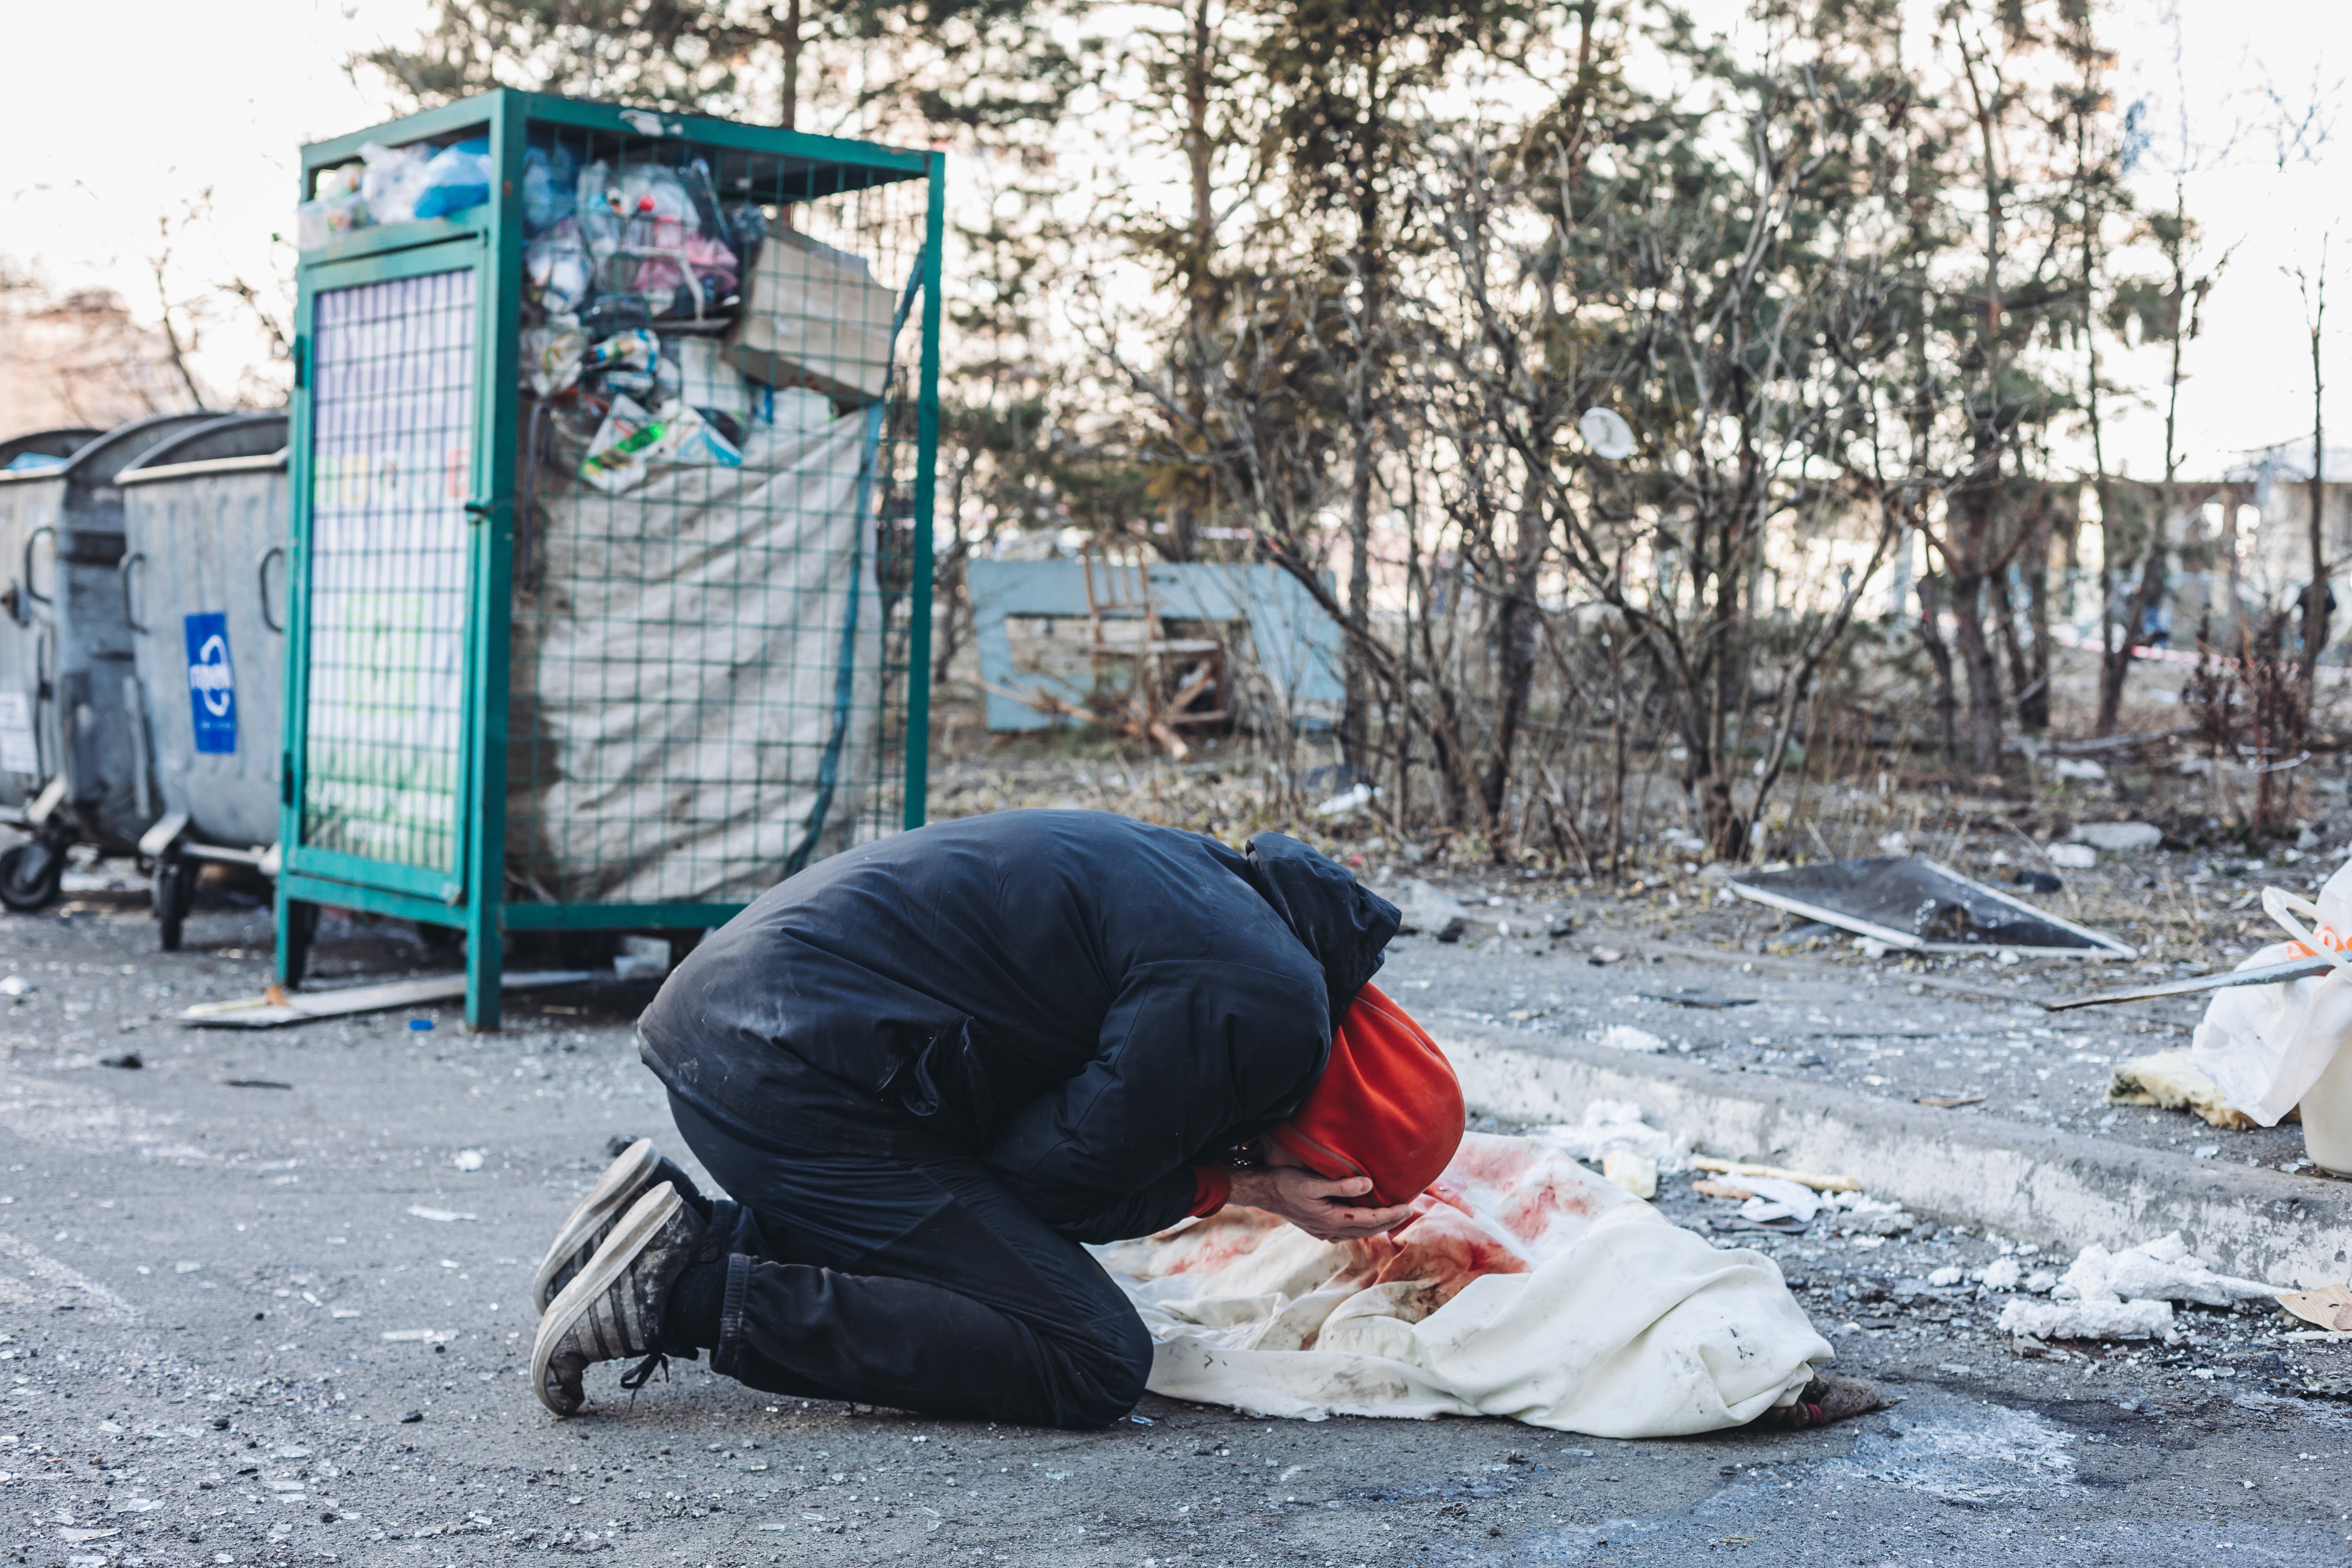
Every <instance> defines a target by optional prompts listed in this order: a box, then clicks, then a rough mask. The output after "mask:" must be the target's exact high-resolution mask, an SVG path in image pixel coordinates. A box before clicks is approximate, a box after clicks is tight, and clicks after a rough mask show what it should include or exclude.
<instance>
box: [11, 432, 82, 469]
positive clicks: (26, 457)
mask: <svg viewBox="0 0 2352 1568" xmlns="http://www.w3.org/2000/svg"><path fill="white" fill-rule="evenodd" d="M105 434H106V432H105V431H103V430H100V429H99V428H97V427H96V426H89V425H68V426H60V427H59V428H58V429H55V430H34V431H30V432H28V433H26V434H25V435H22V436H11V437H8V438H7V439H6V440H5V441H0V472H7V471H11V470H13V471H16V472H19V473H23V472H31V471H35V470H37V469H40V468H52V467H54V466H56V465H57V464H58V463H62V462H64V461H65V460H66V459H67V458H70V457H72V456H73V455H74V454H75V453H76V452H79V451H80V450H81V449H82V448H83V447H87V446H89V444H90V443H91V442H92V441H95V440H97V439H98V438H99V437H100V436H103V435H105ZM19 459H22V462H21V464H20V462H19Z"/></svg>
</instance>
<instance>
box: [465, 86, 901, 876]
mask: <svg viewBox="0 0 2352 1568" xmlns="http://www.w3.org/2000/svg"><path fill="white" fill-rule="evenodd" d="M529 157H530V163H529V167H530V170H531V171H532V174H533V177H532V179H531V180H530V182H529V184H528V185H527V189H528V190H529V191H530V192H531V193H532V199H531V200H530V202H529V203H528V204H527V210H526V213H525V215H524V216H525V225H526V233H527V235H528V241H527V246H526V250H525V258H524V275H525V283H524V298H525V305H524V310H525V312H526V315H525V321H526V324H525V326H524V327H523V330H522V351H523V352H522V354H521V363H522V366H523V371H524V374H525V378H526V381H527V386H526V389H525V391H526V395H527V396H528V398H529V404H528V405H527V407H526V410H525V416H524V418H523V420H522V422H521V426H520V427H521V429H522V431H523V433H524V444H525V448H526V449H525V451H524V453H523V456H522V462H521V472H522V474H523V480H522V490H523V499H522V504H521V505H520V508H519V510H518V518H517V528H516V543H515V559H514V584H515V602H514V603H515V615H514V621H513V630H512V637H513V645H512V661H513V663H512V670H513V675H512V680H511V684H510V688H509V728H508V733H509V756H508V768H507V776H508V784H509V795H508V807H507V866H508V884H509V885H508V888H507V889H506V897H507V898H508V899H509V900H513V901H515V902H518V903H530V902H539V903H563V904H577V903H599V904H622V905H630V906H639V907H642V906H648V905H654V906H671V907H675V906H679V905H698V906H709V905H714V904H717V905H724V904H732V903H740V902H743V901H745V900H750V899H751V898H754V897H756V896H757V895H758V894H759V893H761V891H763V890H764V889H767V888H769V887H771V886H772V885H774V884H775V883H776V882H777V881H779V880H781V879H782V878H783V877H785V876H787V875H789V874H791V873H792V872H793V871H794V870H797V869H798V868H801V867H802V866H803V865H806V864H807V863H808V862H809V861H811V860H812V859H814V858H818V857H821V856H823V855H826V854H830V853H832V852H834V851H835V850H838V849H840V848H842V847H845V846H847V845H849V844H851V843H854V842H856V841H858V840H859V839H860V838H862V837H870V836H872V835H874V834H875V833H877V832H879V831H882V830H885V829H886V828H887V827H888V826H896V823H897V820H898V813H899V810H900V804H901V803H900V799H899V784H900V780H901V779H902V777H903V771H902V770H903V765H904V764H903V758H902V756H901V755H900V754H899V747H900V745H901V743H902V741H903V729H904V719H903V710H904V706H905V673H906V658H907V652H906V649H907V642H908V630H909V626H910V620H911V618H910V616H909V615H908V608H907V599H908V587H909V584H910V580H911V574H910V571H909V563H910V558H911V557H910V552H911V550H912V546H913V538H912V521H913V510H914V509H913V504H912V479H913V474H914V470H915V466H916V452H915V449H914V448H915V446H916V442H915V438H914V437H915V428H916V426H915V417H914V413H915V407H916V395H917V392H918V390H919V375H918V368H919V337H920V328H919V322H918V323H917V324H916V326H915V327H914V328H912V329H910V328H909V327H908V318H909V315H910V311H911V306H912V304H913V300H914V289H913V288H912V287H911V285H913V284H914V283H916V282H918V281H919V277H920V271H921V268H920V266H919V259H920V258H919V252H920V248H921V245H922V240H923V234H924V220H925V214H926V193H925V190H924V188H923V186H922V185H921V184H919V183H908V184H890V185H879V186H873V187H869V188H862V189H845V188H843V186H844V185H845V184H846V183H847V182H845V181H844V180H843V179H842V178H841V172H840V171H838V170H834V171H830V172H828V171H825V170H822V169H815V168H812V167H811V166H810V165H808V164H807V163H797V164H794V163H788V162H787V161H785V160H782V159H780V158H775V157H761V156H757V155H753V154H750V153H742V152H740V151H734V150H730V149H726V148H719V147H706V146H698V145H695V144H693V143H691V142H685V143H681V142H677V141H666V140H650V139H638V138H628V137H614V136H609V135H599V134H595V133H593V132H562V133H558V132H554V131H552V130H551V129H544V128H534V131H533V134H532V137H531V142H530V149H529Z"/></svg>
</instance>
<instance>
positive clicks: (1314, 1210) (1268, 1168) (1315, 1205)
mask: <svg viewBox="0 0 2352 1568" xmlns="http://www.w3.org/2000/svg"><path fill="white" fill-rule="evenodd" d="M1233 1178H1234V1195H1233V1201H1234V1203H1237V1204H1242V1205H1246V1206H1248V1207H1250V1208H1254V1209H1264V1210H1265V1212H1266V1213H1268V1214H1271V1215H1281V1216H1282V1217H1283V1218H1284V1219H1286V1220H1288V1221H1289V1222H1290V1223H1291V1224H1293V1225H1295V1226H1297V1227H1298V1228H1299V1229H1301V1230H1303V1231H1305V1232H1306V1233H1307V1235H1309V1236H1311V1237H1315V1238H1316V1239H1317V1240H1318V1241H1362V1240H1364V1239H1366V1238H1367V1237H1375V1236H1378V1235H1380V1234H1381V1232H1382V1231H1384V1230H1388V1229H1390V1228H1391V1227H1393V1226H1396V1225H1398V1224H1400V1223H1401V1222H1402V1220H1403V1219H1404V1218H1405V1216H1406V1215H1410V1214H1412V1205H1411V1204H1399V1205H1396V1206H1395V1207H1393V1208H1384V1209H1383V1208H1360V1207H1358V1206H1357V1205H1355V1203H1354V1202H1353V1200H1354V1199H1357V1198H1360V1197H1362V1196H1363V1195H1364V1194H1366V1193H1369V1192H1370V1191H1371V1190H1372V1184H1371V1182H1370V1179H1369V1178H1367V1177H1363V1176H1349V1178H1348V1179H1347V1180H1345V1181H1340V1182H1331V1181H1326V1180H1324V1178H1322V1177H1321V1176H1318V1175H1317V1174H1316V1173H1314V1172H1312V1171H1308V1170H1303V1169H1301V1168H1300V1167H1298V1166H1297V1165H1255V1166H1244V1167H1241V1168H1239V1169H1236V1170H1235V1171H1234V1173H1233Z"/></svg>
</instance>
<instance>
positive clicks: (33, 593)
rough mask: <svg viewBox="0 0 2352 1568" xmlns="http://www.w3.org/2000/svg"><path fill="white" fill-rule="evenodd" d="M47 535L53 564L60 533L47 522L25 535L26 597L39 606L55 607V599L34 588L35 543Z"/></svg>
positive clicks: (55, 558) (50, 558)
mask: <svg viewBox="0 0 2352 1568" xmlns="http://www.w3.org/2000/svg"><path fill="white" fill-rule="evenodd" d="M45 533H46V534H47V535H48V536H49V560H50V562H51V563H52V564H54V563H55V562H56V560H57V552H58V531H57V530H56V529H54V528H51V527H50V526H49V525H48V524H47V523H46V522H45V523H43V524H41V526H40V527H38V528H37V529H35V530H33V531H32V532H30V533H28V534H26V535H25V597H26V598H28V599H30V600H32V601H33V603H35V604H37V605H54V604H56V603H57V601H56V600H55V599H53V598H51V597H50V596H49V595H47V594H44V593H42V592H41V591H40V590H39V589H38V588H36V587H34V586H33V541H35V540H37V539H38V538H40V537H41V535H43V534H45Z"/></svg>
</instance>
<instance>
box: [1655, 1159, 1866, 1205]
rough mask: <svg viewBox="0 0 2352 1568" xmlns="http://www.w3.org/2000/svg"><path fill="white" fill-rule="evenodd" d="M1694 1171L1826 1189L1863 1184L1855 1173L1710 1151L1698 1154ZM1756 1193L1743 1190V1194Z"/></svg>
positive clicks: (1857, 1188) (1841, 1189)
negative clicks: (1833, 1172) (1809, 1168)
mask: <svg viewBox="0 0 2352 1568" xmlns="http://www.w3.org/2000/svg"><path fill="white" fill-rule="evenodd" d="M1690 1165H1691V1169H1692V1170H1694V1171H1714V1172H1717V1173H1719V1174H1722V1175H1727V1176H1770V1177H1773V1178H1775V1179H1777V1180H1780V1181H1783V1182H1795V1183H1797V1184H1800V1185H1801V1186H1808V1187H1811V1188H1812V1189H1813V1190H1814V1191H1816V1192H1822V1193H1858V1192H1860V1191H1862V1184H1861V1183H1860V1182H1858V1181H1856V1180H1855V1179H1854V1178H1853V1177H1852V1176H1825V1175H1822V1174H1821V1173H1818V1172H1813V1171H1790V1170H1785V1169H1783V1168H1782V1167H1780V1166H1779V1165H1759V1164H1754V1163H1749V1162H1748V1161H1745V1160H1717V1159H1714V1158H1712V1157H1710V1156H1708V1155H1705V1154H1699V1155H1694V1156H1693V1157H1692V1159H1691V1162H1690ZM1752 1195H1753V1194H1748V1193H1742V1194H1740V1196H1742V1197H1748V1196H1752Z"/></svg>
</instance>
